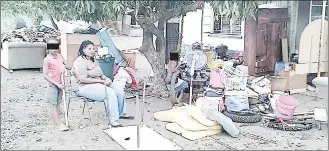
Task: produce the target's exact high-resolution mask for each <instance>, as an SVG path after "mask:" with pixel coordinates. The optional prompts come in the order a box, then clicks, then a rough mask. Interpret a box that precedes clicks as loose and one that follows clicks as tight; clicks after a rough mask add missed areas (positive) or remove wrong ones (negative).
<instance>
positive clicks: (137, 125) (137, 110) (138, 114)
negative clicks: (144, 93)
mask: <svg viewBox="0 0 329 151" xmlns="http://www.w3.org/2000/svg"><path fill="white" fill-rule="evenodd" d="M138 97H139V96H138V94H137V95H136V112H137V119H136V121H137V124H136V127H137V148H139V147H140V107H139V98H138Z"/></svg>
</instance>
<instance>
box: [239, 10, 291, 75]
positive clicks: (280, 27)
mask: <svg viewBox="0 0 329 151" xmlns="http://www.w3.org/2000/svg"><path fill="white" fill-rule="evenodd" d="M253 22H255V23H253ZM287 22H288V10H287V9H286V8H275V9H265V8H263V9H259V10H258V12H257V21H252V20H246V28H245V30H246V32H245V54H247V56H246V57H248V58H246V65H248V66H249V74H250V75H253V76H256V75H264V74H273V73H274V68H275V63H276V62H278V61H281V60H282V50H281V39H283V38H286V25H287ZM250 26H254V27H250ZM249 30H250V31H249ZM254 30H256V31H255V33H252V31H254ZM246 38H248V39H249V38H250V39H255V40H250V39H249V40H248V39H246Z"/></svg>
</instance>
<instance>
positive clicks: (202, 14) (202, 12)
mask: <svg viewBox="0 0 329 151" xmlns="http://www.w3.org/2000/svg"><path fill="white" fill-rule="evenodd" d="M203 16H204V3H203V5H202V11H201V39H200V41H201V44H203Z"/></svg>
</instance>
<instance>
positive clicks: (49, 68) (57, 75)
mask: <svg viewBox="0 0 329 151" xmlns="http://www.w3.org/2000/svg"><path fill="white" fill-rule="evenodd" d="M64 64H65V62H64V59H63V57H62V55H60V54H59V51H58V49H49V50H48V55H47V56H46V58H45V59H44V62H43V76H44V78H45V79H46V80H47V81H48V87H47V101H48V102H49V103H50V112H51V116H52V118H53V119H54V122H55V124H56V129H57V130H60V131H66V130H68V129H69V128H68V127H67V126H66V125H64V124H63V123H62V122H61V120H60V110H59V109H60V106H59V104H60V103H61V101H62V95H63V89H64V85H63V84H62V80H63V79H61V77H62V76H61V74H64V72H65V66H64Z"/></svg>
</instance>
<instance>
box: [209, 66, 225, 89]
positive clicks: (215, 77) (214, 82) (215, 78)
mask: <svg viewBox="0 0 329 151" xmlns="http://www.w3.org/2000/svg"><path fill="white" fill-rule="evenodd" d="M221 73H222V72H221V70H212V71H211V73H210V82H209V84H210V85H211V86H212V87H213V88H224V87H225V85H224V79H223V78H224V77H223V76H222V74H221Z"/></svg>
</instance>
